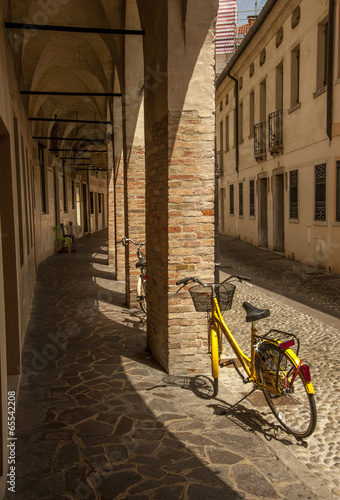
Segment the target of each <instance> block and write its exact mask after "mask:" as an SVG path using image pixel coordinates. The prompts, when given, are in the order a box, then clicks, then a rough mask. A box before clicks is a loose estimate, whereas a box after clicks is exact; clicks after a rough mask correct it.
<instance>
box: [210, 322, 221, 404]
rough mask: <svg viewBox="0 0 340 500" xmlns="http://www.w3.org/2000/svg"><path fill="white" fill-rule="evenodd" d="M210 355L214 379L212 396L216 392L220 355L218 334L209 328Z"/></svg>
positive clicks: (215, 394)
mask: <svg viewBox="0 0 340 500" xmlns="http://www.w3.org/2000/svg"><path fill="white" fill-rule="evenodd" d="M210 356H211V374H212V376H213V379H214V396H217V394H218V376H219V372H220V359H219V358H220V357H219V347H218V335H217V333H216V332H215V330H212V329H211V330H210Z"/></svg>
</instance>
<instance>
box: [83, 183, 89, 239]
mask: <svg viewBox="0 0 340 500" xmlns="http://www.w3.org/2000/svg"><path fill="white" fill-rule="evenodd" d="M82 186H83V221H84V233H88V232H89V223H88V217H87V188H86V184H83V185H82Z"/></svg>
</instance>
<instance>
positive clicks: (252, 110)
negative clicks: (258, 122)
mask: <svg viewBox="0 0 340 500" xmlns="http://www.w3.org/2000/svg"><path fill="white" fill-rule="evenodd" d="M254 125H255V93H254V91H252V92H250V96H249V137H254Z"/></svg>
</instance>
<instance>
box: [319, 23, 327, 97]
mask: <svg viewBox="0 0 340 500" xmlns="http://www.w3.org/2000/svg"><path fill="white" fill-rule="evenodd" d="M317 50H318V53H317V74H316V90H320V89H322V88H323V87H325V86H326V85H327V80H328V19H325V20H324V21H323V22H322V23H320V24H319V26H318V49H317Z"/></svg>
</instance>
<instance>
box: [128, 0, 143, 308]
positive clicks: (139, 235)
mask: <svg viewBox="0 0 340 500" xmlns="http://www.w3.org/2000/svg"><path fill="white" fill-rule="evenodd" d="M139 28H140V20H139V14H138V9H137V5H136V1H135V0H127V1H126V29H139ZM143 75H144V62H143V39H142V37H140V36H127V37H125V80H124V92H123V93H124V98H123V103H124V152H125V169H126V183H127V184H126V200H127V203H126V206H125V216H126V219H127V232H128V236H129V238H131V239H132V240H134V241H137V242H145V151H144V148H145V146H144V89H143ZM144 248H145V247H144ZM136 250H137V247H136V246H134V245H131V244H130V246H129V247H128V248H127V253H126V299H127V304H128V307H132V306H137V305H138V304H137V302H136V287H137V277H138V275H139V271H138V270H137V269H136V260H137V254H136Z"/></svg>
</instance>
